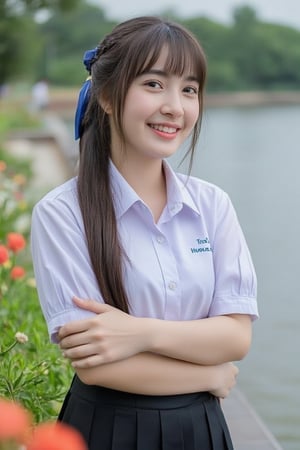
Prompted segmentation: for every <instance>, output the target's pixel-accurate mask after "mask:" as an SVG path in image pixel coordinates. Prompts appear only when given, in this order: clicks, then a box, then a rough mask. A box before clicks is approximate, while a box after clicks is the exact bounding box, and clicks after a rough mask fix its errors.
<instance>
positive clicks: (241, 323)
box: [232, 315, 252, 361]
mask: <svg viewBox="0 0 300 450" xmlns="http://www.w3.org/2000/svg"><path fill="white" fill-rule="evenodd" d="M233 319H234V320H235V321H236V325H237V328H236V335H235V337H234V340H235V343H236V345H235V348H234V352H233V353H234V355H233V356H234V358H233V359H232V360H233V361H241V360H242V359H244V358H245V356H246V355H247V354H248V353H249V351H250V347H251V342H252V322H251V318H250V317H249V316H247V315H236V316H235V317H233Z"/></svg>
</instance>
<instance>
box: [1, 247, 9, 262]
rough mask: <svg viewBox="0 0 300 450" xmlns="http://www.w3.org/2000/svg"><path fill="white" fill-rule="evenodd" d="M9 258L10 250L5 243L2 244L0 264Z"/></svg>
mask: <svg viewBox="0 0 300 450" xmlns="http://www.w3.org/2000/svg"><path fill="white" fill-rule="evenodd" d="M8 260H9V254H8V250H7V248H6V247H5V246H4V245H1V244H0V266H1V265H2V264H4V263H6V261H8Z"/></svg>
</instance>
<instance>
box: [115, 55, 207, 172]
mask: <svg viewBox="0 0 300 450" xmlns="http://www.w3.org/2000/svg"><path fill="white" fill-rule="evenodd" d="M167 60H168V48H167V47H166V46H165V47H163V49H162V51H161V53H160V55H159V57H158V59H157V60H156V62H155V63H154V65H153V66H152V67H150V68H147V67H146V69H145V70H144V71H142V72H141V74H139V75H138V76H137V77H136V78H135V79H134V80H133V82H132V84H131V85H130V87H129V89H128V91H127V95H126V98H125V104H124V109H123V115H122V130H123V134H124V137H123V138H121V137H120V134H119V133H118V131H117V127H116V126H115V124H114V120H113V118H112V116H111V117H110V124H111V144H112V145H111V156H112V160H113V161H114V162H115V163H116V164H117V165H118V161H119V160H120V157H122V158H124V157H125V158H126V160H128V159H129V158H130V159H131V158H134V159H135V161H137V160H141V161H144V162H146V161H147V160H148V161H149V160H153V159H155V160H159V161H161V159H162V158H166V157H168V156H171V155H172V154H174V153H175V152H176V150H177V149H178V148H179V146H180V145H181V144H182V143H183V142H184V141H185V140H186V139H187V137H188V136H189V135H190V134H191V132H192V130H193V129H194V127H195V125H196V123H197V120H198V118H199V109H200V106H199V82H198V81H197V77H196V74H195V73H192V72H190V70H189V68H188V67H187V70H186V71H184V72H183V73H182V74H180V75H177V74H174V73H172V72H171V71H170V70H168V67H167V64H166V62H167Z"/></svg>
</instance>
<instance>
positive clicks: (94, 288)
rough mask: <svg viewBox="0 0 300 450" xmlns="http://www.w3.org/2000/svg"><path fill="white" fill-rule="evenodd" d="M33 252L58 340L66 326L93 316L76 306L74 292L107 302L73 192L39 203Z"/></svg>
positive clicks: (43, 299)
mask: <svg viewBox="0 0 300 450" xmlns="http://www.w3.org/2000/svg"><path fill="white" fill-rule="evenodd" d="M74 195H75V194H74V193H73V197H74ZM74 204H75V207H74ZM31 251H32V258H33V266H34V272H35V278H36V284H37V291H38V295H39V300H40V304H41V308H42V311H43V314H44V317H45V319H46V322H47V325H48V331H49V335H50V337H51V340H52V341H53V342H57V332H58V330H59V328H60V327H61V326H62V325H64V324H65V323H67V322H70V321H73V320H79V319H83V318H87V317H90V316H91V315H93V313H92V312H89V311H85V310H82V309H80V308H78V307H77V306H76V305H74V303H73V301H72V297H73V296H74V295H76V296H79V297H80V298H92V299H94V300H99V301H100V302H102V303H103V299H102V298H101V295H100V292H99V288H98V284H97V282H96V278H95V275H94V272H93V270H92V267H91V263H90V258H89V254H88V250H87V246H86V241H85V235H84V232H83V224H82V218H81V213H80V209H79V206H78V205H76V202H74V199H73V198H72V196H71V195H69V198H65V197H64V198H59V197H55V198H50V199H47V198H46V199H43V200H41V201H40V202H39V203H38V204H37V205H36V206H35V208H34V210H33V214H32V226H31Z"/></svg>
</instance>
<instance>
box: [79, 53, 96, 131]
mask: <svg viewBox="0 0 300 450" xmlns="http://www.w3.org/2000/svg"><path fill="white" fill-rule="evenodd" d="M98 50H99V49H98V47H96V48H94V49H92V50H87V51H86V52H85V53H84V56H83V64H84V66H85V68H86V70H87V71H88V72H89V76H88V78H87V79H86V80H85V82H84V83H83V85H82V87H81V89H80V92H79V96H78V100H77V107H76V113H75V139H76V140H77V139H79V138H80V137H81V134H82V120H83V117H84V114H85V111H86V107H87V104H88V101H89V98H90V90H91V80H92V77H91V68H92V65H93V63H94V62H95V61H96V59H97V52H98Z"/></svg>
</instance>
